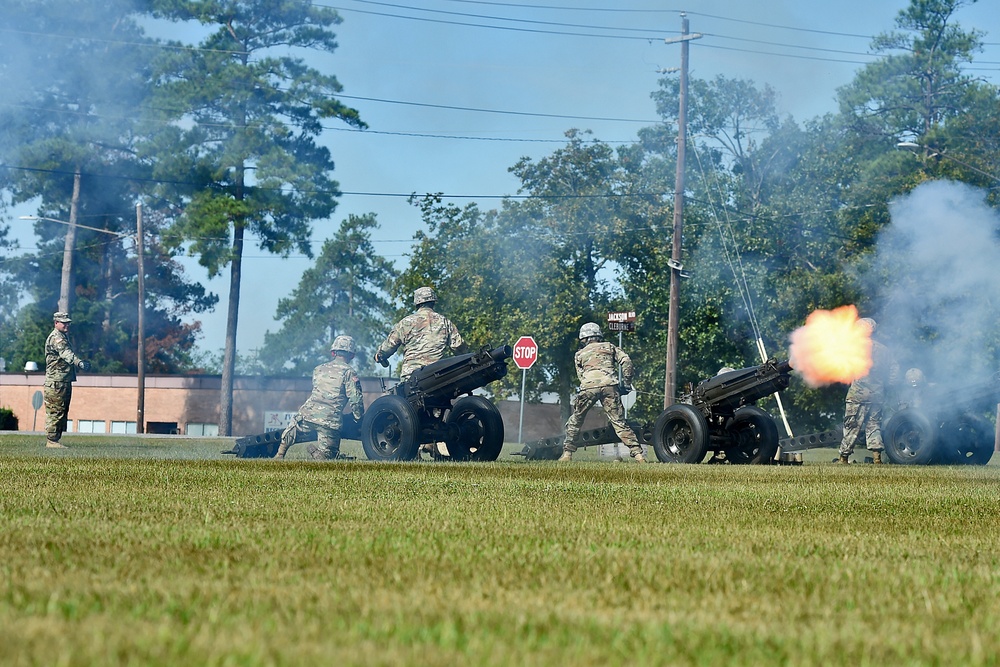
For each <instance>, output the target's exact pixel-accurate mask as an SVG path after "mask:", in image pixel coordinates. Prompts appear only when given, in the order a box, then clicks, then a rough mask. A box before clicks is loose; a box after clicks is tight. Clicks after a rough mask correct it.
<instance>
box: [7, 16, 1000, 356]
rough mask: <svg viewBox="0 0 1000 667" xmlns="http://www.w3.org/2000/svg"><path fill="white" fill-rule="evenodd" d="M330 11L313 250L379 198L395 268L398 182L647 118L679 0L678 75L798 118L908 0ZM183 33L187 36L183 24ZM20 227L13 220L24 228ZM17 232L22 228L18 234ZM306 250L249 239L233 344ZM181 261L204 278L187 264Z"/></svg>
mask: <svg viewBox="0 0 1000 667" xmlns="http://www.w3.org/2000/svg"><path fill="white" fill-rule="evenodd" d="M316 4H318V5H324V6H328V7H334V8H336V9H337V10H338V12H339V13H340V15H341V16H342V17H343V23H342V24H341V25H340V26H338V28H337V30H336V32H337V35H338V42H339V44H340V47H339V49H338V50H337V51H336V52H335V53H334V54H332V55H326V54H322V55H318V56H312V57H310V58H309V62H310V64H312V65H313V66H315V67H317V68H319V69H321V70H323V71H325V72H329V73H333V74H335V75H336V76H337V77H338V79H339V80H340V82H341V84H342V85H343V86H344V90H343V99H344V101H345V102H346V103H348V104H350V105H351V106H353V107H354V108H356V109H358V110H359V111H360V113H361V117H362V118H363V120H364V121H365V122H366V123H368V125H369V130H368V131H365V132H356V131H351V130H349V129H348V128H347V127H346V126H342V127H338V126H336V125H335V124H333V123H330V124H329V126H330V129H328V130H327V131H326V132H325V133H324V135H323V137H322V141H323V143H325V144H326V145H327V146H329V148H330V150H331V151H332V154H333V156H334V159H335V161H336V170H335V172H334V176H335V178H336V179H337V180H338V181H339V183H340V187H341V189H342V191H343V192H344V196H343V197H342V199H341V200H340V204H339V206H338V208H337V211H336V212H335V214H334V216H333V217H332V218H331V219H330V220H328V221H321V222H317V223H316V224H315V226H314V235H313V239H314V246H313V247H314V249H315V250H316V251H318V250H319V248H320V246H321V245H322V242H323V241H324V240H325V239H327V238H329V237H330V236H332V235H333V233H334V232H335V231H336V229H337V228H338V226H339V224H340V222H341V220H343V219H345V218H346V217H347V216H348V215H349V214H351V213H354V214H364V213H368V212H374V213H376V214H377V217H378V220H379V222H380V224H381V228H380V229H379V230H377V231H376V232H375V233H374V234H373V239H374V241H375V248H376V250H377V251H378V252H379V253H380V254H382V255H384V256H386V257H388V258H390V259H392V260H393V261H395V262H396V263H397V265H398V266H400V267H401V268H402V267H404V266H405V265H406V263H407V257H406V254H407V252H408V250H409V247H410V239H411V238H412V236H413V234H414V232H416V231H417V230H419V229H421V222H420V217H419V213H418V211H417V209H416V208H414V207H411V206H409V205H408V204H407V203H406V196H407V195H409V194H410V193H412V192H417V193H421V194H422V193H427V192H443V193H445V194H446V195H448V196H450V197H452V199H450V200H451V201H454V202H455V203H457V204H459V205H463V204H465V203H467V202H470V201H476V202H478V203H479V204H480V206H481V207H482V208H484V209H488V208H493V207H496V206H498V205H499V198H500V197H502V196H504V195H513V194H516V191H517V186H518V182H517V180H516V179H514V178H513V177H512V176H511V175H510V174H509V173H508V171H507V170H508V168H509V167H511V166H512V165H514V164H515V163H516V162H517V161H518V159H520V158H521V157H522V156H528V157H531V158H533V159H540V158H542V157H544V156H545V155H547V154H549V153H551V152H552V151H553V150H555V149H557V148H558V147H560V146H561V145H563V143H564V133H565V132H566V131H567V130H568V129H570V128H578V129H583V130H592V131H593V134H594V137H595V138H598V139H601V140H603V141H607V142H609V143H612V144H613V145H616V144H617V143H618V142H630V141H632V140H634V139H635V136H636V132H637V130H638V129H639V128H641V127H645V126H647V125H650V124H652V122H654V121H655V119H656V114H655V110H654V107H653V102H652V100H651V99H650V93H651V92H652V91H653V90H655V89H656V88H657V82H658V80H659V78H660V77H662V76H664V75H663V74H661V73H659V71H660V70H663V69H666V68H670V67H677V66H678V65H679V64H680V46H679V45H676V44H665V43H664V39H670V38H673V37H676V36H677V35H678V34H679V32H680V29H681V18H680V12H681V10H687V15H688V19H689V21H690V30H691V32H693V33H702V34H703V35H704V37H703V38H701V39H699V40H695V41H694V42H692V44H691V51H690V74H691V76H692V77H696V78H703V79H710V78H713V77H715V76H717V75H719V74H723V75H725V76H728V77H732V78H745V79H750V80H753V81H755V82H756V83H758V84H768V85H770V86H771V87H772V88H774V89H775V90H776V91H777V92H778V94H779V108H780V110H781V111H782V112H783V113H785V114H790V115H792V116H793V117H794V118H795V119H796V120H797V121H799V122H801V121H803V120H806V119H808V118H812V117H814V116H817V115H820V114H822V113H825V112H828V111H833V110H834V108H835V102H834V99H835V95H836V90H837V88H838V87H840V86H842V85H844V84H846V83H848V82H849V81H850V80H851V78H852V77H853V75H854V73H855V71H856V70H857V69H858V68H860V67H861V66H862V64H863V63H865V62H869V61H870V60H871V57H870V56H868V55H866V54H867V53H868V47H869V43H870V40H871V37H872V36H874V35H875V34H877V33H879V32H883V31H888V30H891V29H893V27H894V19H895V17H896V15H897V14H898V12H899V10H900V9H902V8H904V7H905V6H906V5H907V3H906V1H905V0H841V1H840V2H819V1H816V0H766V1H765V0H700V1H696V2H689V3H686V5H685V4H680V3H673V2H671V1H670V0H666V1H665V0H497V1H494V2H489V1H486V0H395V1H391V2H376V1H374V0H317V1H316ZM956 18H957V21H958V23H959V24H961V25H962V26H963V27H964V28H967V29H968V28H977V29H979V30H982V31H984V32H986V36H985V38H984V40H985V42H987V46H986V48H985V50H984V52H983V53H981V54H979V56H978V58H977V61H978V65H977V69H976V70H974V71H970V73H971V74H975V75H977V76H981V77H983V78H984V79H986V80H988V81H990V82H992V83H1000V3H997V2H995V0H980V1H979V2H978V3H975V4H973V5H971V6H969V7H966V8H964V9H962V10H960V11H959V13H958V14H957V17H956ZM192 39H193V40H196V38H192ZM22 238H23V237H22ZM28 240H29V243H28V244H27V245H31V243H30V237H29V239H28ZM308 266H309V260H308V259H306V258H304V257H293V258H290V259H280V258H277V257H274V256H271V255H268V254H266V253H264V252H262V251H259V250H257V249H256V248H254V247H253V246H249V245H248V250H247V257H246V261H245V262H244V269H243V271H244V273H243V275H244V282H243V290H242V307H241V313H242V315H241V318H240V326H239V333H238V336H237V347H238V348H239V350H240V352H241V353H246V352H248V351H250V350H251V349H253V348H256V347H259V346H260V344H261V343H262V341H263V335H264V332H265V331H266V330H268V329H270V330H275V329H276V328H277V326H278V325H277V323H276V322H275V321H274V320H273V314H274V311H275V307H276V304H277V301H278V299H280V298H281V297H283V296H287V295H288V294H289V293H290V292H291V290H293V289H294V288H295V286H296V285H297V283H298V280H299V277H300V276H301V274H302V271H303V270H304V269H305V268H307V267H308ZM188 267H189V268H188V270H189V272H190V273H191V274H192V275H193V276H195V277H197V278H201V279H205V280H207V276H205V273H204V270H203V269H201V268H200V267H198V266H197V264H194V263H189V264H188ZM206 284H207V285H208V286H209V288H210V289H212V290H213V291H215V292H216V293H218V294H219V296H220V305H219V306H218V307H217V308H216V312H214V313H209V314H203V315H201V316H199V319H201V320H202V322H203V328H204V336H203V338H202V340H201V342H200V346H201V347H202V348H203V349H206V350H211V351H215V350H218V349H221V347H222V345H223V342H224V336H225V313H226V308H225V303H226V299H227V296H228V273H226V274H225V275H224V276H223V277H222V278H221V279H216V280H212V281H208V282H207V283H206Z"/></svg>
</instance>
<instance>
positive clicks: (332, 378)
mask: <svg viewBox="0 0 1000 667" xmlns="http://www.w3.org/2000/svg"><path fill="white" fill-rule="evenodd" d="M354 352H355V346H354V339H353V338H351V337H350V336H337V337H336V338H335V339H334V341H333V345H331V346H330V354H331V355H332V356H333V360H332V361H328V362H327V363H325V364H322V365H321V366H317V367H316V370H314V371H313V382H312V385H313V386H312V393H311V394H310V395H309V398H308V399H306V402H305V403H303V404H302V407H301V408H299V411H298V413H296V415H295V417H294V418H293V419H292V423H291V424H289V425H288V427H287V428H286V429H285V430H284V431H282V433H281V445H279V446H278V453H277V454H275V455H274V458H276V459H283V458H285V452H287V451H288V448H289V447H291V446H292V445H293V444H295V440H296V438H297V436H298V434H299V432H300V431H301V432H303V433H307V432H309V431H316V446H315V447H313V446H312V445H309V447H308V451H309V455H310V456H312V458H314V459H316V460H319V461H325V460H329V459H335V458H337V456H338V455H339V454H340V426H341V423H342V422H343V418H344V406H345V405H347V404H348V403H350V404H351V412H352V413H353V415H354V418H355V419H357V420H359V421H360V420H361V417H362V416H364V413H365V403H364V397H363V395H362V394H361V380H359V379H358V374H357V373H355V372H354V369H353V368H351V366H350V364H351V361H352V360H353V359H354Z"/></svg>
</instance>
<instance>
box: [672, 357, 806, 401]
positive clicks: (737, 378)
mask: <svg viewBox="0 0 1000 667" xmlns="http://www.w3.org/2000/svg"><path fill="white" fill-rule="evenodd" d="M791 372H792V366H791V364H789V363H788V362H787V361H775V360H773V359H770V360H768V361H766V362H764V363H763V364H761V365H760V366H752V367H750V368H744V369H741V370H736V371H729V372H726V373H720V374H719V375H716V376H715V377H713V378H709V379H708V380H705V381H704V382H702V383H700V384H699V385H698V386H696V387H695V388H694V391H693V392H692V394H691V403H692V404H694V405H695V407H697V408H698V409H699V410H701V411H702V412H704V413H706V414H707V413H710V412H714V413H720V412H727V413H732V412H735V411H736V410H737V409H738V408H741V407H743V406H744V405H751V404H753V403H754V402H755V401H757V400H760V399H761V398H764V397H765V396H769V395H771V394H773V393H775V392H779V391H782V390H783V389H787V388H788V382H789V378H790V376H791Z"/></svg>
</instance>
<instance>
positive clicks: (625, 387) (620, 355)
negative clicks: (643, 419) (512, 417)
mask: <svg viewBox="0 0 1000 667" xmlns="http://www.w3.org/2000/svg"><path fill="white" fill-rule="evenodd" d="M580 340H581V341H583V348H582V349H580V350H578V351H577V353H576V356H575V357H574V361H575V362H576V374H577V376H578V377H579V378H580V391H579V392H578V393H577V395H576V401H574V402H573V414H572V415H570V418H569V421H567V422H566V438H565V439H564V440H563V453H562V456H560V457H559V460H560V461H570V460H572V458H573V452H575V451H576V443H575V442H574V440H576V436H577V435H578V434H579V433H580V425H581V424H583V418H584V417H586V416H587V412H588V411H589V410H590V408H591V407H593V405H594V403H596V402H597V401H600V402H601V407H603V408H604V412H605V413H606V414H607V415H608V421H610V422H611V425H612V426H613V427H614V429H615V433H617V434H618V437H619V438H620V439H621V441H622V442H623V443H625V445H626V446H627V447H628V449H629V453H630V454H631V455H632V458H634V459H635V460H636V463H646V457H645V456H643V455H642V447H641V446H640V445H639V440H638V438H636V437H635V433H633V432H632V429H631V428H629V426H628V424H626V423H625V409H624V408H623V407H622V399H621V394H622V393H623V392H624V393H628V392H630V391H632V389H631V387H632V360H631V359H629V358H628V355H627V354H625V352H623V351H622V349H621V348H620V347H618V346H617V345H615V344H613V343H608V342H606V341H605V340H604V336H603V335H602V334H601V328H600V327H599V326H597V324H595V323H594V322H587V323H586V324H584V325H583V326H582V327H580ZM619 368H621V372H622V380H621V384H620V385H619V382H618V369H619Z"/></svg>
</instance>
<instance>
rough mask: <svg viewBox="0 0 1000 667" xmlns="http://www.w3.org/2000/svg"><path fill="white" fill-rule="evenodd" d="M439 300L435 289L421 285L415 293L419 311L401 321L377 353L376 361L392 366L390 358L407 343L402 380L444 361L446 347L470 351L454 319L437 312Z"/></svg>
mask: <svg viewBox="0 0 1000 667" xmlns="http://www.w3.org/2000/svg"><path fill="white" fill-rule="evenodd" d="M435 303H437V295H436V294H435V293H434V289H433V288H431V287H419V288H417V289H416V290H415V291H414V292H413V305H414V306H416V309H417V310H416V312H414V313H412V314H410V315H407V316H406V317H404V318H403V319H401V320H400V321H399V322H397V323H396V325H395V326H394V327H393V328H392V331H390V332H389V335H388V336H387V337H386V339H385V340H384V341H383V342H382V344H381V345H379V347H378V350H377V351H376V352H375V361H376V362H378V363H380V364H382V366H384V367H386V368H388V367H389V357H391V356H392V355H393V354H394V353H395V352H396V350H397V349H399V346H400V345H402V346H403V368H402V370H400V372H399V379H400V380H406V378H408V377H410V374H411V373H413V371H415V370H417V369H418V368H421V367H423V366H426V365H427V364H432V363H434V362H435V361H440V360H441V359H442V358H444V353H445V350H448V349H451V350H453V351H455V352H465V351H466V347H467V346H466V344H465V341H464V340H462V335H461V334H460V333H458V329H457V328H456V327H455V325H454V324H452V322H451V320H449V319H448V318H447V317H445V316H444V315H441V314H440V313H437V312H435V311H434V304H435Z"/></svg>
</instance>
